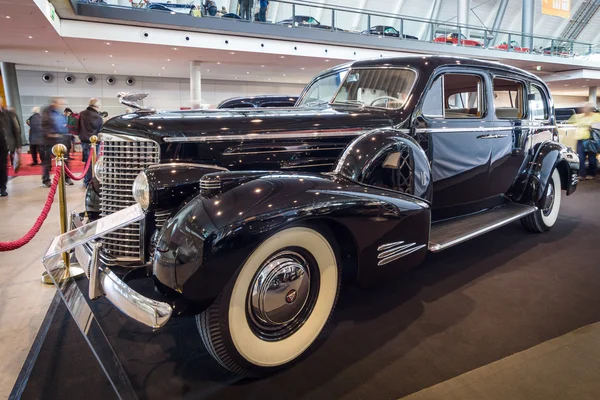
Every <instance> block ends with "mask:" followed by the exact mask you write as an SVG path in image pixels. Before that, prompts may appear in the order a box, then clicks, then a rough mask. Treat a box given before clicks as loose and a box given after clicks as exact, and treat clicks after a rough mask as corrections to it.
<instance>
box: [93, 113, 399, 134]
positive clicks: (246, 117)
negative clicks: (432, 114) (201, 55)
mask: <svg viewBox="0 0 600 400" xmlns="http://www.w3.org/2000/svg"><path fill="white" fill-rule="evenodd" d="M398 113H399V116H400V117H401V119H405V118H402V115H401V114H402V113H403V112H402V111H399V112H398ZM407 116H408V115H406V117H407ZM391 125H392V121H391V119H390V118H389V117H388V116H387V115H386V113H384V112H382V111H378V110H364V109H362V110H361V109H356V108H354V107H351V108H348V109H332V108H326V109H322V108H296V107H291V108H277V109H240V110H226V109H223V110H198V111H196V110H195V111H168V112H167V111H164V112H157V113H152V114H149V113H133V114H125V115H121V116H119V117H115V118H112V119H111V120H109V121H107V122H106V124H105V125H104V127H103V131H104V132H111V133H121V134H128V135H134V136H142V137H147V138H151V139H153V140H156V141H158V142H162V141H164V139H165V138H173V137H179V138H182V139H184V138H193V137H209V136H228V135H248V134H257V135H260V134H268V133H285V132H297V131H303V132H305V133H306V132H307V133H310V132H314V133H318V132H321V131H331V130H335V131H340V132H343V131H344V130H357V129H363V128H364V129H369V128H376V127H385V126H391Z"/></svg>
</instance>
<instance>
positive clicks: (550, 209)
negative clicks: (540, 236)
mask: <svg viewBox="0 0 600 400" xmlns="http://www.w3.org/2000/svg"><path fill="white" fill-rule="evenodd" d="M561 201H562V185H561V182H560V174H559V172H558V170H557V169H555V170H554V172H552V176H551V177H550V181H549V182H548V187H547V188H546V202H545V204H544V205H543V206H542V207H540V209H539V210H537V211H536V212H534V213H532V214H529V215H528V216H526V217H525V218H523V219H522V220H521V222H522V223H523V226H524V227H525V229H527V230H528V231H531V232H535V233H540V232H547V231H549V230H550V228H552V227H553V226H554V225H555V224H556V221H557V219H558V214H559V212H560V205H561Z"/></svg>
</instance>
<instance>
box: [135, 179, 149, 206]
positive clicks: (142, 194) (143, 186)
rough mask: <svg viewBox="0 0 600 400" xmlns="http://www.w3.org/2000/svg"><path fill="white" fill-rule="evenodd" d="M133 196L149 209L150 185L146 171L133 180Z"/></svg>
mask: <svg viewBox="0 0 600 400" xmlns="http://www.w3.org/2000/svg"><path fill="white" fill-rule="evenodd" d="M132 193H133V198H134V199H135V201H137V202H138V204H139V205H140V206H141V207H142V208H143V209H144V210H147V209H148V207H150V185H149V184H148V177H147V176H146V173H145V172H140V174H139V175H138V176H137V178H135V180H134V181H133V189H132Z"/></svg>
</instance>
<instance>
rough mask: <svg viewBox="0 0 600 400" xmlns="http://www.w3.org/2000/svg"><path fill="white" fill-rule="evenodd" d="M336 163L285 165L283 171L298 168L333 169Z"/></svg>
mask: <svg viewBox="0 0 600 400" xmlns="http://www.w3.org/2000/svg"><path fill="white" fill-rule="evenodd" d="M332 165H334V163H325V164H302V165H284V166H282V167H281V169H297V168H315V167H331V166H332Z"/></svg>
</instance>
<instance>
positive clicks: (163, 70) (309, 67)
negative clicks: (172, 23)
mask: <svg viewBox="0 0 600 400" xmlns="http://www.w3.org/2000/svg"><path fill="white" fill-rule="evenodd" d="M445 1H446V2H448V0H445ZM511 2H512V0H511ZM365 3H368V4H367V5H369V4H371V5H373V4H375V3H373V2H371V1H367V2H365ZM408 3H412V2H405V3H404V4H406V5H405V6H403V7H409V4H408ZM491 3H494V1H491ZM477 4H478V2H476V1H475V0H473V3H472V6H476V5H477ZM511 4H512V3H511ZM482 7H483V6H482ZM6 16H10V18H6ZM519 19H520V18H519ZM73 22H76V21H73ZM109 26H110V25H109ZM113 26H114V27H115V29H118V27H119V26H118V25H113ZM163 31H164V30H163ZM30 36H31V38H30ZM120 39H121V40H124V39H123V38H120ZM125 39H126V38H125ZM175 49H177V50H175ZM361 51H364V50H361ZM231 53H234V54H231ZM333 55H334V54H332V56H333ZM111 56H112V57H111ZM190 60H199V61H202V62H203V63H204V64H203V71H202V72H203V78H206V79H223V80H235V79H236V78H237V79H240V80H246V81H260V82H268V81H270V82H273V83H278V82H279V83H284V82H285V83H306V82H308V81H309V80H310V79H311V78H312V77H313V76H314V75H315V74H317V73H318V72H320V71H322V70H323V69H326V68H329V67H331V66H333V65H335V64H337V63H341V62H344V61H346V60H347V58H344V57H338V58H337V59H334V58H330V59H323V58H322V57H310V56H306V55H304V56H293V55H286V56H284V58H282V56H281V55H279V54H276V53H274V54H265V53H257V52H250V51H239V50H237V51H233V52H232V51H228V50H222V49H198V48H194V47H183V46H182V47H174V46H171V45H160V44H148V43H132V42H129V41H120V40H113V41H110V42H108V41H105V40H102V41H101V40H94V39H82V38H73V37H61V36H60V35H59V34H58V33H57V32H56V31H55V30H54V28H53V27H52V26H51V25H50V23H49V22H48V20H47V19H46V17H45V16H44V15H43V13H42V12H41V11H40V10H39V8H38V7H37V6H36V5H35V3H34V1H33V0H0V61H9V62H15V63H17V64H18V65H19V68H21V69H33V70H48V71H65V70H68V71H71V72H84V73H94V74H118V75H135V76H163V77H176V78H187V77H189V61H190ZM327 61H329V62H327ZM113 64H114V65H113ZM510 64H511V65H514V66H517V67H520V68H523V69H525V70H528V71H530V72H534V73H537V74H538V75H541V76H542V77H544V76H548V75H549V74H552V73H556V72H559V71H562V70H564V69H565V66H564V65H556V64H550V63H540V64H539V65H540V66H541V71H537V69H536V67H537V65H534V64H533V63H532V62H530V61H517V60H512V61H510ZM590 84H597V85H600V80H592V81H591V82H590V81H586V80H585V79H584V80H581V82H579V81H573V82H562V83H561V82H552V83H550V87H551V89H552V90H553V92H554V93H555V94H575V95H580V96H584V95H587V86H588V85H590ZM565 85H569V86H565Z"/></svg>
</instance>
